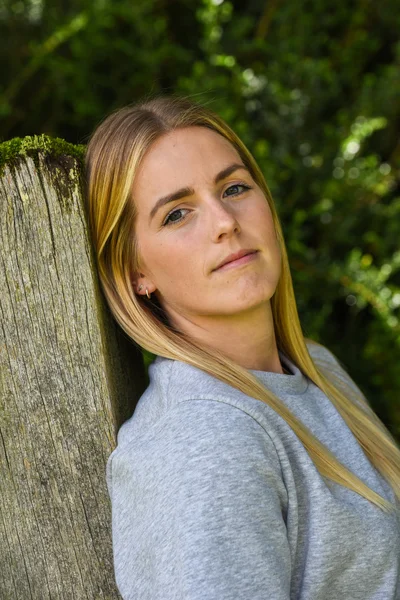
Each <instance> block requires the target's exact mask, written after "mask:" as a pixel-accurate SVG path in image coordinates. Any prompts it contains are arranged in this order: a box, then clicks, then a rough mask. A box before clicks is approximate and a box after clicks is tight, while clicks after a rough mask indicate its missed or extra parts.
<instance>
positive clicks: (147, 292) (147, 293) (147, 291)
mask: <svg viewBox="0 0 400 600" xmlns="http://www.w3.org/2000/svg"><path fill="white" fill-rule="evenodd" d="M146 296H147V297H148V299H149V300H150V298H151V294H150V296H149V290H148V289H147V288H146Z"/></svg>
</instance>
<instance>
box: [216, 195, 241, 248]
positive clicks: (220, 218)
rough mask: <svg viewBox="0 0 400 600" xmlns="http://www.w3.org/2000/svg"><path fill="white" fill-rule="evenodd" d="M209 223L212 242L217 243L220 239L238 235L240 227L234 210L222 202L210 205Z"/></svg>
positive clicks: (217, 201)
mask: <svg viewBox="0 0 400 600" xmlns="http://www.w3.org/2000/svg"><path fill="white" fill-rule="evenodd" d="M209 212H210V217H209V218H210V221H211V229H212V237H213V241H215V242H218V241H219V240H220V239H221V238H222V237H230V236H231V235H233V234H234V233H240V225H239V222H238V220H237V218H236V216H235V212H234V210H232V209H231V208H229V207H227V206H226V205H225V204H224V203H223V202H220V201H219V200H216V201H215V202H211V204H210V211H209Z"/></svg>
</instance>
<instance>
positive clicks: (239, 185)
mask: <svg viewBox="0 0 400 600" xmlns="http://www.w3.org/2000/svg"><path fill="white" fill-rule="evenodd" d="M240 187H242V188H244V189H245V190H250V189H251V187H250V186H249V185H245V184H244V183H235V185H230V186H229V187H228V188H226V190H225V192H227V191H228V190H231V189H232V188H240ZM240 194H243V192H236V194H228V196H239V195H240Z"/></svg>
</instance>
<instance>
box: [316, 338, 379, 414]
mask: <svg viewBox="0 0 400 600" xmlns="http://www.w3.org/2000/svg"><path fill="white" fill-rule="evenodd" d="M306 344H307V348H308V351H309V354H310V356H311V358H312V359H313V361H314V363H315V364H316V366H317V367H318V368H321V369H322V371H323V373H324V374H327V375H328V376H329V377H328V378H329V379H331V380H332V381H333V382H334V384H335V385H338V386H339V387H342V389H343V385H344V389H343V391H344V392H346V390H348V389H350V391H352V392H354V393H355V397H356V398H357V401H360V400H361V403H362V404H364V402H366V403H367V405H369V403H368V400H367V399H366V398H365V396H364V394H363V392H362V391H361V389H360V388H359V387H358V385H357V384H356V382H355V381H354V380H353V379H352V378H351V376H350V374H349V373H348V371H347V367H346V365H345V364H344V363H343V362H342V361H341V360H340V359H339V358H338V357H337V356H336V355H335V354H334V353H333V352H332V351H331V350H329V349H328V348H327V347H326V346H323V345H322V344H319V343H318V342H315V341H314V340H311V339H306ZM360 397H361V398H360Z"/></svg>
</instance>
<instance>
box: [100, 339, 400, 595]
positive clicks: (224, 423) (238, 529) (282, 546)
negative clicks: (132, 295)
mask: <svg viewBox="0 0 400 600" xmlns="http://www.w3.org/2000/svg"><path fill="white" fill-rule="evenodd" d="M308 347H309V351H310V354H311V355H312V356H314V357H317V356H319V360H320V361H322V360H323V361H325V362H326V363H327V364H328V365H329V367H330V368H331V369H334V370H335V371H336V372H337V373H338V374H339V375H340V376H341V377H342V378H344V379H345V380H347V381H349V382H350V383H351V385H353V386H355V387H357V386H356V384H355V383H354V382H353V380H351V379H350V378H349V376H348V375H347V373H346V372H345V371H344V370H343V369H342V368H341V366H340V365H339V363H338V362H337V360H336V358H335V357H334V355H333V354H332V353H330V351H329V350H327V349H326V348H323V349H322V350H321V349H319V348H318V347H316V346H312V345H311V344H309V346H308ZM279 355H280V359H281V361H282V364H284V365H285V366H286V367H287V368H288V369H289V370H290V371H291V373H292V374H291V375H286V374H279V373H271V372H267V371H257V370H251V372H252V373H253V374H254V375H256V376H257V377H258V378H259V379H260V380H261V381H262V382H263V383H264V384H265V386H266V387H268V388H269V389H271V390H272V391H273V392H274V393H275V394H276V395H278V396H279V398H280V399H281V400H282V401H283V402H284V403H285V404H286V406H287V407H288V408H289V409H290V410H291V411H292V412H293V413H294V414H295V415H296V417H298V418H299V419H300V420H301V421H302V422H303V423H304V424H305V425H306V426H307V427H309V429H310V430H311V432H312V433H313V434H314V435H315V436H316V437H317V438H318V439H319V440H320V441H321V442H323V443H324V444H326V446H327V447H328V448H329V449H330V450H331V451H332V452H333V453H334V454H335V456H336V457H337V458H338V459H339V460H340V461H341V462H342V463H343V464H344V465H346V466H347V467H348V468H349V469H350V470H351V471H352V472H353V473H355V474H356V475H358V476H359V477H360V478H361V479H362V480H363V481H364V482H365V483H366V484H367V485H368V486H370V487H371V488H372V489H373V490H375V491H376V492H377V493H378V494H380V495H382V496H383V497H385V498H387V499H388V500H390V501H391V502H393V503H396V506H397V513H395V514H392V515H387V514H385V513H384V512H383V511H382V510H380V509H379V508H377V507H376V506H375V505H373V504H372V503H370V502H369V501H368V500H366V499H364V498H362V497H361V496H360V495H359V494H356V493H355V492H352V491H350V490H348V489H347V488H344V487H342V486H340V485H338V484H336V483H334V482H332V481H331V480H328V479H326V478H323V477H321V475H320V474H319V472H318V471H317V469H316V467H315V465H314V463H313V462H312V460H311V459H310V457H309V455H308V454H307V452H306V450H305V449H304V447H303V445H302V443H301V442H300V440H299V438H298V437H297V436H296V435H295V433H294V432H293V430H292V429H291V428H290V427H289V425H288V424H287V423H286V421H285V420H284V419H283V418H282V417H280V416H279V415H278V414H277V413H276V412H275V411H274V410H273V409H272V408H270V407H269V406H268V405H266V404H265V403H263V402H261V401H260V400H256V399H254V398H251V397H250V396H247V395H245V394H243V393H242V392H239V391H238V390H236V389H235V388H233V387H231V386H229V385H227V384H225V383H222V382H221V381H219V380H218V379H216V378H214V377H212V376H210V375H208V374H206V373H204V372H203V371H201V370H200V369H197V368H195V367H192V366H190V365H188V364H186V363H183V362H180V361H173V360H169V359H165V358H162V357H157V358H156V359H155V361H154V362H153V363H152V364H151V365H150V367H149V377H150V384H149V386H148V388H147V389H146V391H145V392H144V394H143V395H142V397H141V398H140V400H139V403H138V405H137V407H136V409H135V412H134V414H133V416H132V417H131V418H130V419H129V420H128V421H126V422H125V423H124V424H123V425H122V427H121V428H120V430H119V434H118V445H117V448H116V449H115V450H114V452H113V453H112V454H111V456H110V458H109V461H108V463H107V484H108V490H109V494H110V498H111V506H112V537H113V551H114V568H115V577H116V582H117V585H118V588H119V591H120V593H121V595H122V598H123V599H124V600H269V599H271V600H289V599H290V600H345V599H346V600H399V599H400V504H399V503H398V501H397V500H396V498H395V495H394V493H393V491H392V489H391V488H390V486H389V485H388V484H387V483H386V482H385V480H384V479H383V478H382V477H381V476H380V475H379V473H378V472H377V471H376V469H374V468H373V466H372V465H371V463H370V462H369V460H368V459H367V457H366V455H365V454H364V453H363V451H362V448H361V446H360V445H359V443H358V442H357V440H356V438H355V437H354V435H353V434H352V432H351V431H350V429H349V428H348V426H347V425H346V423H345V422H344V421H343V419H342V417H341V416H340V415H339V413H338V412H337V410H336V409H335V407H334V406H333V404H332V403H331V402H330V401H329V399H328V398H327V396H326V395H325V394H323V393H322V392H321V390H320V389H319V388H318V387H317V386H315V385H314V384H313V383H312V382H311V381H310V380H309V379H308V378H307V377H305V376H304V375H303V374H302V372H301V371H300V370H299V369H298V368H297V367H296V366H295V365H294V364H293V363H292V362H291V361H289V360H288V358H287V357H286V356H285V355H284V354H283V353H282V352H279Z"/></svg>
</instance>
